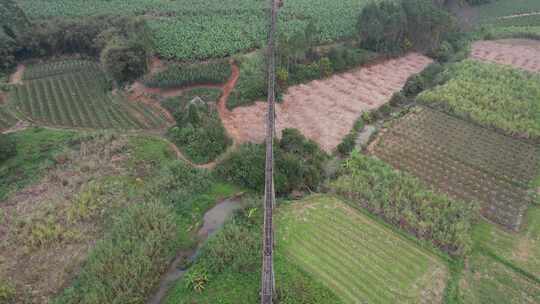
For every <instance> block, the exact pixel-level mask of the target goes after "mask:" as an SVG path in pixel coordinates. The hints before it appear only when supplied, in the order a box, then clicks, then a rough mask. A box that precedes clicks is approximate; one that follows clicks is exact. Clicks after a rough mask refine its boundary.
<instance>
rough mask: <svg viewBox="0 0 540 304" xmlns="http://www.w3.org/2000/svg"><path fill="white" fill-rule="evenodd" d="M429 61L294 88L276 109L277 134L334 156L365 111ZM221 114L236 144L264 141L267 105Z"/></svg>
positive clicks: (395, 62) (412, 60) (418, 58)
mask: <svg viewBox="0 0 540 304" xmlns="http://www.w3.org/2000/svg"><path fill="white" fill-rule="evenodd" d="M431 62H432V60H431V59H429V58H428V57H425V56H422V55H420V54H416V53H412V54H409V55H407V56H404V57H401V58H398V59H391V60H387V61H384V62H381V63H378V64H374V65H371V66H369V67H363V68H359V69H356V70H354V71H352V72H349V73H344V74H339V75H334V76H332V77H330V78H328V79H325V80H315V81H312V82H310V83H307V84H302V85H298V86H294V87H291V88H289V90H288V92H287V94H286V95H285V96H284V100H283V103H281V104H277V105H276V115H277V119H276V132H277V134H278V135H279V134H280V133H281V132H282V130H283V129H285V128H296V129H299V130H300V131H301V132H302V133H303V134H304V135H305V136H306V137H308V138H310V139H312V140H314V141H316V142H317V143H319V144H320V146H321V147H322V148H323V149H324V150H325V151H328V152H330V151H332V150H333V149H334V148H335V147H336V146H337V145H338V144H339V143H340V142H341V140H342V139H343V137H345V136H346V135H347V134H348V133H349V131H350V130H351V128H352V127H353V124H354V122H355V120H356V119H357V118H358V117H359V116H360V115H361V113H362V112H364V111H369V110H373V109H376V108H378V107H380V106H381V105H383V104H385V103H386V102H388V100H389V99H390V97H391V96H392V94H393V93H394V92H397V91H399V90H400V89H401V88H402V87H403V85H404V84H405V82H406V80H407V78H409V76H411V75H412V74H415V73H419V72H421V71H422V70H423V69H424V68H425V67H426V66H427V65H428V64H430V63H431ZM224 96H225V94H224ZM220 105H222V104H221V102H220ZM221 112H223V115H222V120H223V123H224V125H225V127H226V129H227V131H228V132H229V135H230V136H231V137H232V138H234V140H235V141H236V142H237V143H244V142H262V141H263V139H264V136H265V117H266V103H265V102H257V103H256V104H254V105H252V106H248V107H240V108H235V109H234V110H233V111H232V112H226V111H225V109H221V111H220V113H221Z"/></svg>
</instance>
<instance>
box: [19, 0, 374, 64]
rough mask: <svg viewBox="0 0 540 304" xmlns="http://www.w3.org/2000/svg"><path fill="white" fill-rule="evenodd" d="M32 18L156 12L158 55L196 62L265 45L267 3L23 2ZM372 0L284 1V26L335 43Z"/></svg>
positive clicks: (152, 24)
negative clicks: (314, 30) (310, 28)
mask: <svg viewBox="0 0 540 304" xmlns="http://www.w3.org/2000/svg"><path fill="white" fill-rule="evenodd" d="M18 2H19V3H20V4H21V7H22V8H23V10H24V11H25V12H26V13H27V14H28V15H29V16H30V18H35V19H38V18H52V17H84V16H96V15H106V14H116V15H143V14H146V15H155V16H156V18H150V19H149V21H148V23H149V25H150V27H151V28H152V30H153V39H154V42H155V45H156V47H157V50H158V53H159V54H160V55H161V56H164V57H167V58H176V59H180V60H196V59H206V58H215V57H223V56H227V55H233V54H236V53H238V52H242V51H248V50H251V49H253V48H259V47H261V46H262V45H264V40H265V39H266V34H265V33H266V26H267V11H266V9H267V6H268V3H267V2H266V1H254V0H237V1H236V0H225V1H224V0H208V1H203V2H201V1H198V0H177V1H170V0H135V1H125V0H110V1H97V2H96V1H93V2H89V1H85V0H69V1H68V0H60V1H47V0H19V1H18ZM367 2H368V1H367V0H340V1H317V2H316V3H314V2H313V0H289V1H284V6H283V7H282V9H281V11H280V17H279V22H280V24H279V28H280V29H281V30H282V31H283V32H284V33H286V34H287V35H289V36H292V35H294V34H296V33H299V32H303V31H304V29H305V28H306V27H307V26H308V24H309V23H310V22H312V24H313V25H314V26H315V27H316V28H317V29H318V30H317V37H316V40H317V41H318V42H321V43H326V42H331V41H335V40H341V39H345V38H349V37H352V36H353V35H355V28H356V24H357V16H358V12H359V11H360V9H361V7H362V6H363V5H364V4H365V3H367Z"/></svg>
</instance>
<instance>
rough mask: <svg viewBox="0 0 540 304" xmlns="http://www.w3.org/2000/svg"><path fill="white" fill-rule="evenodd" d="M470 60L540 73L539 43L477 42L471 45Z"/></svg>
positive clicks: (526, 41)
mask: <svg viewBox="0 0 540 304" xmlns="http://www.w3.org/2000/svg"><path fill="white" fill-rule="evenodd" d="M471 58H473V59H475V60H480V61H487V62H491V63H497V64H502V65H510V66H513V67H516V68H519V69H522V70H526V71H529V72H534V73H540V41H535V40H525V39H504V40H496V41H477V42H475V43H473V45H472V51H471Z"/></svg>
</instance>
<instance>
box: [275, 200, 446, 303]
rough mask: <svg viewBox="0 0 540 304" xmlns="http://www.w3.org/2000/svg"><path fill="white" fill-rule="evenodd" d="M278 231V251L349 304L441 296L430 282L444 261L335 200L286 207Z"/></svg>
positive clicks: (279, 218) (281, 212) (310, 201)
mask: <svg viewBox="0 0 540 304" xmlns="http://www.w3.org/2000/svg"><path fill="white" fill-rule="evenodd" d="M277 227H278V231H277V233H276V235H277V238H278V239H279V241H278V242H277V244H278V248H277V250H278V252H280V253H283V254H284V255H285V256H287V257H288V258H289V259H291V261H292V262H294V263H296V264H298V265H300V266H301V267H302V268H303V269H304V270H306V271H307V272H308V273H310V274H312V275H313V276H314V277H315V278H317V279H318V280H320V281H321V282H323V284H325V285H326V286H328V287H329V288H330V289H332V290H333V291H334V292H335V294H336V296H337V297H339V299H340V300H341V301H342V302H343V303H419V302H421V299H422V300H434V299H429V296H428V295H427V294H429V292H426V291H428V290H429V291H431V292H434V293H435V294H436V293H437V291H438V290H430V289H431V288H434V287H435V286H434V285H431V284H430V281H432V280H435V279H436V276H437V273H439V274H443V275H444V272H445V270H444V268H445V267H444V264H442V263H441V261H439V260H437V259H436V258H435V257H433V256H431V255H429V254H428V253H427V252H425V251H423V250H422V249H420V248H418V247H416V246H415V245H414V244H413V243H411V242H409V241H407V240H404V239H402V238H401V237H400V236H398V235H397V234H395V233H394V232H392V231H390V230H388V229H386V228H384V227H383V226H382V225H380V224H378V223H376V222H375V221H373V220H371V219H369V218H368V217H366V216H364V215H362V214H361V213H359V212H357V211H355V210H354V209H352V208H351V207H349V206H347V205H346V204H344V203H342V202H340V201H339V200H337V199H335V198H331V197H323V196H315V197H311V198H309V199H307V200H305V201H303V202H297V203H295V204H294V205H291V206H286V207H284V209H283V210H280V213H279V217H278V225H277ZM422 278H424V279H422ZM418 280H422V283H421V284H418ZM435 288H436V287H435ZM439 291H440V290H439ZM435 302H436V301H435Z"/></svg>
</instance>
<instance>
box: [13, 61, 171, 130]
mask: <svg viewBox="0 0 540 304" xmlns="http://www.w3.org/2000/svg"><path fill="white" fill-rule="evenodd" d="M105 83H106V79H105V76H104V74H103V72H101V71H99V70H94V69H90V70H87V71H85V72H78V73H69V74H64V75H59V76H53V77H46V78H41V79H37V80H30V81H27V82H26V83H25V84H24V85H22V86H17V87H16V88H15V90H14V91H13V93H12V99H13V100H14V101H15V104H16V105H17V107H18V108H19V110H20V111H21V112H22V113H23V114H25V115H26V116H28V117H29V118H30V119H31V120H33V121H36V122H40V123H43V124H47V125H54V126H65V127H81V128H99V129H102V128H104V129H142V128H144V129H146V128H151V129H154V128H162V127H165V126H166V123H165V121H164V120H163V118H160V117H159V116H158V114H156V110H152V109H150V108H146V107H145V106H142V105H128V104H126V103H124V102H123V101H120V100H117V99H116V98H113V97H112V96H110V95H109V94H108V92H106V90H105V88H104V86H103V85H104V84H105Z"/></svg>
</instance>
